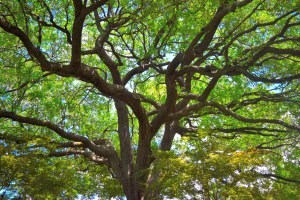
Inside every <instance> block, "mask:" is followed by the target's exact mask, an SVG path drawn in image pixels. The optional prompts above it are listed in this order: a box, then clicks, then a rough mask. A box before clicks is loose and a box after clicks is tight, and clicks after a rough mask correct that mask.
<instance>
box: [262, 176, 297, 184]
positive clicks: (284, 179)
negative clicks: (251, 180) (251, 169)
mask: <svg viewBox="0 0 300 200" xmlns="http://www.w3.org/2000/svg"><path fill="white" fill-rule="evenodd" d="M261 175H262V176H263V177H265V178H270V179H271V178H272V177H273V178H276V179H280V180H283V181H286V182H292V183H298V184H300V181H297V180H293V179H289V178H284V177H282V176H278V175H276V174H261ZM272 180H273V179H272Z"/></svg>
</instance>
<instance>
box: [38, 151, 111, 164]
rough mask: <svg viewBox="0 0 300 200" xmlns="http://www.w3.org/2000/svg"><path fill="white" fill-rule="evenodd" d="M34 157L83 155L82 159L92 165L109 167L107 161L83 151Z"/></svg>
mask: <svg viewBox="0 0 300 200" xmlns="http://www.w3.org/2000/svg"><path fill="white" fill-rule="evenodd" d="M34 155H35V156H41V157H63V156H68V155H83V156H84V157H86V158H88V159H90V160H91V161H93V162H94V163H97V164H100V165H106V166H108V167H111V165H110V163H109V161H108V159H105V158H101V157H99V156H96V155H94V154H92V153H91V152H87V151H84V150H66V151H59V152H51V153H49V154H46V155H44V154H34Z"/></svg>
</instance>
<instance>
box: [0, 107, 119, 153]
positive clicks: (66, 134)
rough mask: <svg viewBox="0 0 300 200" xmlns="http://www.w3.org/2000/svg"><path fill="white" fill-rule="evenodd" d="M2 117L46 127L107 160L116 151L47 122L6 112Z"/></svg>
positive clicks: (0, 115) (2, 112) (110, 146)
mask: <svg viewBox="0 0 300 200" xmlns="http://www.w3.org/2000/svg"><path fill="white" fill-rule="evenodd" d="M2 117H3V118H8V119H12V120H14V121H18V122H22V123H27V124H32V125H36V126H42V127H47V128H49V129H50V130H53V131H54V132H56V133H57V134H58V135H60V136H61V137H63V138H65V139H68V140H73V141H76V142H82V143H83V144H85V145H86V146H87V147H88V148H89V149H91V150H92V151H93V152H95V153H96V154H97V155H99V156H103V157H106V158H109V157H111V156H112V155H113V154H115V153H116V151H115V150H114V148H113V144H112V143H111V142H108V141H107V142H106V144H104V145H100V146H97V145H96V144H95V143H93V142H92V141H91V140H89V139H87V138H86V137H83V136H80V135H76V134H74V133H71V132H65V131H64V130H63V129H61V128H59V126H57V125H55V124H53V123H51V122H49V121H45V120H39V119H34V118H30V117H23V116H19V115H17V114H15V113H13V112H7V111H0V118H2Z"/></svg>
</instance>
